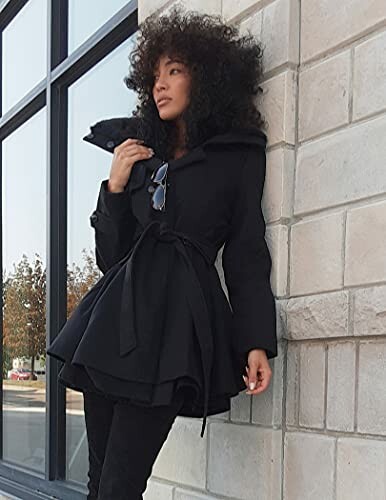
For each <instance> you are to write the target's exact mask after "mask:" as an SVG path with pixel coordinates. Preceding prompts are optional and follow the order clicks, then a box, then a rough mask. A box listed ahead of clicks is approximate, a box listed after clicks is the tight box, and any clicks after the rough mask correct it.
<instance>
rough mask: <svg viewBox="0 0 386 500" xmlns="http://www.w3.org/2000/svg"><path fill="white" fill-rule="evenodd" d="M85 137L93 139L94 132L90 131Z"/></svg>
mask: <svg viewBox="0 0 386 500" xmlns="http://www.w3.org/2000/svg"><path fill="white" fill-rule="evenodd" d="M86 137H87V139H93V138H94V134H93V133H92V132H90V133H89V134H87V136H86Z"/></svg>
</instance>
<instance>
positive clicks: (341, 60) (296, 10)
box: [139, 0, 386, 500]
mask: <svg viewBox="0 0 386 500" xmlns="http://www.w3.org/2000/svg"><path fill="white" fill-rule="evenodd" d="M180 3H183V5H185V7H186V8H190V9H195V10H201V11H202V12H207V13H215V14H218V13H220V14H221V15H222V17H223V19H224V20H226V21H229V22H234V23H236V24H237V25H239V27H240V31H241V33H243V32H246V31H247V30H249V31H251V32H252V33H253V34H254V35H255V36H256V37H258V38H259V39H261V40H262V42H263V43H264V44H265V46H266V49H265V56H264V69H265V77H264V81H263V82H262V87H263V89H264V93H263V104H262V112H263V114H264V116H265V118H266V120H267V122H268V124H269V125H268V129H267V130H266V132H267V135H268V149H267V177H266V184H265V189H264V195H263V211H264V215H265V218H266V221H267V232H266V239H267V243H268V245H269V248H270V250H271V253H272V257H273V270H272V276H271V283H272V287H273V290H274V293H275V296H276V298H277V305H278V336H279V339H280V343H279V356H278V357H277V358H276V359H275V360H271V366H272V371H273V377H272V382H271V385H270V387H269V389H268V390H267V391H265V393H263V394H261V395H259V396H255V397H252V396H248V395H245V394H243V393H241V394H240V395H239V396H238V397H236V398H234V399H233V400H232V406H231V410H230V412H226V413H224V414H221V415H216V416H213V417H210V418H209V421H208V434H207V437H206V438H205V439H201V438H199V439H198V438H197V434H198V431H199V427H200V425H201V420H195V419H186V418H182V417H179V418H178V419H177V422H176V425H175V426H174V428H173V430H172V431H171V436H170V439H168V441H167V442H166V443H165V445H164V447H163V449H162V450H161V453H160V456H159V457H158V458H157V461H156V464H155V467H154V470H153V475H152V478H151V480H150V481H149V486H148V489H147V492H146V495H145V498H146V500H156V499H162V500H216V499H217V500H220V499H222V500H224V499H232V500H244V499H245V500H357V499H358V500H359V499H363V498H368V499H369V500H385V498H386V475H385V470H386V391H385V387H386V361H385V360H386V2H385V0H372V1H371V2H370V1H363V0H340V1H338V2H337V1H336V0H322V1H320V0H307V1H303V2H300V0H209V1H204V0H194V1H191V2H188V1H187V0H184V1H183V2H180ZM173 4H174V3H173V1H170V0H169V1H165V0H156V1H152V2H150V1H149V0H139V22H141V20H142V19H143V18H145V17H146V16H147V15H149V14H150V13H152V12H154V11H157V12H159V13H160V14H162V13H166V12H167V11H168V9H170V7H171V6H172V5H173ZM219 271H220V274H221V269H220V268H219Z"/></svg>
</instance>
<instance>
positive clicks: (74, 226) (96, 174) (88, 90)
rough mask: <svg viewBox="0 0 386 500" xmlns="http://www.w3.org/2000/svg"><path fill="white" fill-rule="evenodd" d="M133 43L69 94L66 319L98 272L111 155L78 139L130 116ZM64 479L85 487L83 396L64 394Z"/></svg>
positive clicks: (78, 82) (125, 43)
mask: <svg viewBox="0 0 386 500" xmlns="http://www.w3.org/2000/svg"><path fill="white" fill-rule="evenodd" d="M133 43H134V38H133V37H132V38H130V39H128V40H127V41H125V42H124V43H123V44H121V45H120V46H119V47H118V48H117V49H116V50H115V51H114V52H112V53H111V55H110V56H109V57H107V58H105V59H104V60H103V61H102V62H101V63H99V64H98V65H97V66H95V67H94V68H93V69H92V70H91V71H90V72H89V73H87V74H86V75H84V76H83V77H82V78H81V79H80V80H78V81H77V82H76V83H75V84H74V85H72V86H71V87H70V89H69V96H68V103H69V123H68V138H69V143H68V162H69V163H68V242H67V248H68V275H67V276H68V277H67V297H68V300H67V315H68V316H69V315H70V313H71V312H72V311H73V309H74V308H75V307H76V305H77V304H78V303H79V301H80V299H81V298H82V297H83V295H85V293H86V292H87V290H88V289H89V288H90V287H91V286H92V284H93V283H95V282H96V281H97V280H98V279H99V277H101V273H100V271H99V269H98V268H97V266H96V263H95V243H94V230H93V228H92V227H91V226H90V222H89V217H90V215H91V213H92V212H93V211H94V209H95V207H96V201H97V196H98V193H99V188H100V184H101V182H102V180H103V179H106V178H108V176H109V172H110V166H111V160H112V154H111V153H108V152H106V151H104V150H102V149H100V148H97V147H96V146H94V145H91V144H89V143H87V142H85V141H83V140H82V137H84V136H85V135H86V134H87V133H88V132H89V127H90V125H92V124H94V123H96V122H97V121H99V120H102V119H105V118H109V117H114V116H130V115H131V112H132V110H133V109H134V108H135V104H136V94H134V93H133V92H132V91H129V90H128V89H127V87H126V86H125V84H124V83H123V78H124V76H125V75H126V74H127V71H128V67H127V61H128V59H127V57H128V54H129V52H131V50H132V49H133ZM66 392H67V418H66V421H67V461H66V462H67V478H68V479H71V480H73V481H77V482H80V483H86V482H87V468H88V450H87V439H86V430H85V423H84V414H83V395H82V393H80V392H77V391H73V390H70V389H67V391H66Z"/></svg>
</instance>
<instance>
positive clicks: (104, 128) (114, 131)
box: [83, 116, 267, 153]
mask: <svg viewBox="0 0 386 500" xmlns="http://www.w3.org/2000/svg"><path fill="white" fill-rule="evenodd" d="M140 120H141V119H140V118H138V117H136V116H132V117H118V118H109V119H105V120H100V121H98V122H97V123H95V124H94V125H91V126H90V133H89V134H87V135H86V136H84V137H83V140H84V141H87V142H89V143H91V144H94V145H96V146H99V147H100V148H102V149H104V150H106V151H109V152H110V153H112V152H113V150H114V148H115V147H116V146H118V145H119V144H121V143H122V142H123V141H124V140H126V139H127V138H128V137H132V138H136V137H139V134H138V126H139V124H140ZM215 143H216V144H231V143H239V144H252V145H253V144H254V145H257V146H261V147H263V148H265V147H266V143H267V136H266V135H265V134H264V132H262V131H260V130H256V129H250V128H243V129H234V130H231V131H229V132H226V133H224V134H217V135H214V136H212V137H210V138H208V139H206V140H205V141H204V142H202V143H201V144H200V145H199V146H198V148H203V147H204V146H205V145H207V144H215ZM148 146H151V144H148Z"/></svg>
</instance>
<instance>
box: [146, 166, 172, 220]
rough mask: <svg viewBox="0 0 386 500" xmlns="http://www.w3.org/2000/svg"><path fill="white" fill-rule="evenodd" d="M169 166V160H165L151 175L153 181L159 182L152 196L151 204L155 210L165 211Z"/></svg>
mask: <svg viewBox="0 0 386 500" xmlns="http://www.w3.org/2000/svg"><path fill="white" fill-rule="evenodd" d="M168 166H169V164H168V162H164V163H163V164H162V165H161V166H160V167H159V168H157V170H154V172H153V173H152V174H151V177H150V179H151V180H152V181H153V182H155V183H156V184H158V186H157V187H156V188H155V190H154V192H153V196H152V197H151V206H152V207H153V208H154V210H161V211H165V204H166V185H167V182H166V181H167V174H168Z"/></svg>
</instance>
